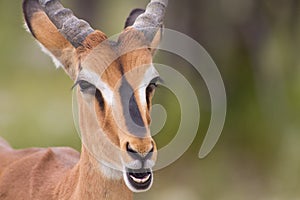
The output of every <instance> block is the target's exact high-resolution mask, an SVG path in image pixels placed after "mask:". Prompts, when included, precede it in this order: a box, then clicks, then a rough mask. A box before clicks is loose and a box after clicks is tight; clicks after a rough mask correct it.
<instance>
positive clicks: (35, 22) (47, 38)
mask: <svg viewBox="0 0 300 200" xmlns="http://www.w3.org/2000/svg"><path fill="white" fill-rule="evenodd" d="M23 12H24V18H25V22H26V24H27V26H28V28H29V30H30V32H31V34H32V35H33V36H34V37H35V39H36V40H37V41H38V42H39V43H40V44H42V46H43V47H44V48H45V49H46V50H47V51H46V52H47V53H49V54H50V56H51V57H52V58H53V60H54V62H55V63H56V64H58V65H61V66H62V67H63V68H64V70H65V71H66V73H67V74H68V75H69V76H70V77H71V78H72V79H73V80H75V78H76V74H77V70H78V69H77V67H76V66H77V65H76V62H77V61H76V49H75V48H74V47H73V45H72V44H71V43H70V42H69V41H68V40H67V39H65V37H64V36H63V35H62V34H61V33H60V32H59V31H58V29H57V28H56V27H55V25H54V24H53V23H52V22H51V21H50V20H49V18H48V16H47V14H46V13H45V12H44V11H43V8H42V7H41V5H40V4H39V2H38V0H24V1H23ZM57 61H58V62H57Z"/></svg>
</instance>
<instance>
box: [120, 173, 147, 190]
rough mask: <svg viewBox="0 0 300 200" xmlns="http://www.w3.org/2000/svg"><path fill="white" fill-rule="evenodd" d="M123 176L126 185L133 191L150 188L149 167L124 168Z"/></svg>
mask: <svg viewBox="0 0 300 200" xmlns="http://www.w3.org/2000/svg"><path fill="white" fill-rule="evenodd" d="M123 177H124V180H125V183H126V185H127V187H128V188H129V189H130V190H131V191H133V192H145V191H147V190H149V189H150V188H151V186H152V183H153V173H152V170H151V169H140V170H133V169H126V170H125V171H124V173H123Z"/></svg>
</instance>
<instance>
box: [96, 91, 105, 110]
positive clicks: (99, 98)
mask: <svg viewBox="0 0 300 200" xmlns="http://www.w3.org/2000/svg"><path fill="white" fill-rule="evenodd" d="M95 97H96V100H97V102H98V104H99V106H100V108H101V110H102V111H103V110H104V105H105V104H104V98H103V96H102V93H101V92H100V90H98V89H96V94H95Z"/></svg>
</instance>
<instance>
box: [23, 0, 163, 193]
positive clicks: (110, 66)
mask: <svg viewBox="0 0 300 200" xmlns="http://www.w3.org/2000/svg"><path fill="white" fill-rule="evenodd" d="M166 6H167V0H152V1H151V2H150V3H149V5H148V6H147V8H146V11H145V12H144V11H143V10H141V9H136V10H134V11H133V12H132V13H131V14H130V16H129V17H128V19H127V21H126V25H125V29H124V31H123V32H122V33H121V34H120V36H119V38H118V40H117V41H109V40H108V39H107V37H106V35H105V34H104V33H102V32H101V31H98V30H94V29H93V28H91V26H90V25H89V24H88V23H87V22H85V21H83V20H79V19H78V18H76V17H75V16H74V15H73V13H72V12H71V11H70V10H69V9H65V8H64V7H63V6H62V5H61V4H60V3H59V2H58V1H57V0H25V1H24V4H23V10H24V15H25V20H26V23H27V25H28V27H29V30H30V31H31V33H32V34H33V36H34V37H35V38H36V39H37V40H38V41H39V42H40V43H41V44H42V46H43V47H45V49H46V50H47V51H48V52H49V53H50V55H51V56H52V57H53V58H54V59H55V60H56V63H58V64H59V65H61V66H62V67H63V68H64V70H65V72H66V73H67V74H68V75H69V76H70V78H71V79H72V80H73V81H74V83H75V85H74V86H76V87H74V88H75V90H76V93H77V94H76V96H77V102H78V112H79V126H80V130H81V134H82V140H83V144H85V147H86V149H88V150H89V151H90V153H91V154H92V155H93V156H95V158H97V159H98V161H99V163H100V162H101V163H102V164H103V163H105V164H107V165H108V166H110V167H113V168H115V169H119V170H122V171H123V178H124V180H125V183H126V185H127V186H128V187H129V188H130V189H131V190H132V191H136V192H137V191H145V190H147V189H149V188H150V187H151V184H152V179H153V178H152V171H151V168H152V167H153V165H154V163H155V160H156V154H157V153H156V152H157V149H156V145H155V142H154V141H153V139H152V137H151V134H150V130H149V124H150V110H151V98H152V96H153V93H154V89H155V86H156V82H157V80H158V79H159V75H158V73H157V71H156V70H155V68H154V67H153V65H152V57H153V54H154V51H155V48H156V47H157V45H158V43H159V41H160V37H161V32H162V31H161V29H162V21H163V16H164V13H165V8H166ZM77 86H78V87H77ZM102 164H101V165H99V166H102ZM103 171H107V169H106V170H104V168H103ZM107 176H110V175H109V174H107Z"/></svg>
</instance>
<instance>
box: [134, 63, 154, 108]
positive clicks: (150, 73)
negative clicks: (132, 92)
mask: <svg viewBox="0 0 300 200" xmlns="http://www.w3.org/2000/svg"><path fill="white" fill-rule="evenodd" d="M158 76H159V74H158V72H157V71H156V69H155V68H154V66H153V65H151V66H150V68H149V69H147V71H146V72H145V74H144V78H143V81H142V83H141V85H140V87H139V89H138V94H139V98H140V102H141V103H142V105H143V106H146V105H147V100H146V88H147V86H148V85H149V83H150V82H151V81H152V80H153V79H154V78H155V77H158Z"/></svg>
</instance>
